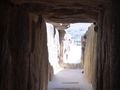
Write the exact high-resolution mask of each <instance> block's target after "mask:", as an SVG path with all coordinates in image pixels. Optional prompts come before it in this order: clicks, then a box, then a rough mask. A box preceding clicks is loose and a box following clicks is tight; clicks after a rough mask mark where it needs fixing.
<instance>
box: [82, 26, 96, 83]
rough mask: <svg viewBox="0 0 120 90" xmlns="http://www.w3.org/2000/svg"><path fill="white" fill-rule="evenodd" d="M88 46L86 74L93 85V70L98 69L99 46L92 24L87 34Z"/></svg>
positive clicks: (85, 57)
mask: <svg viewBox="0 0 120 90" xmlns="http://www.w3.org/2000/svg"><path fill="white" fill-rule="evenodd" d="M86 35H87V39H86V46H85V56H84V73H85V77H86V78H87V80H88V81H89V82H90V83H92V80H93V70H94V68H96V55H97V54H96V53H97V51H96V46H97V32H95V31H94V25H93V24H92V25H91V26H90V27H89V28H88V31H87V33H86Z"/></svg>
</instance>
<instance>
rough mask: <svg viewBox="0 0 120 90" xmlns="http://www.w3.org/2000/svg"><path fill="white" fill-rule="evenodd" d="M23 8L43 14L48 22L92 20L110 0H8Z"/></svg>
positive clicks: (95, 18)
mask: <svg viewBox="0 0 120 90" xmlns="http://www.w3.org/2000/svg"><path fill="white" fill-rule="evenodd" d="M10 1H11V2H13V3H14V4H19V5H20V7H23V8H24V9H26V10H28V11H30V12H34V13H38V14H43V16H44V18H45V19H46V20H47V21H49V22H51V21H52V22H59V23H63V22H64V23H69V22H71V23H72V22H80V21H81V22H93V21H97V20H98V14H99V11H100V10H103V9H104V6H105V5H106V4H107V3H109V2H110V1H111V0H77V1H76V0H52V1H49V0H31V1H30V0H10Z"/></svg>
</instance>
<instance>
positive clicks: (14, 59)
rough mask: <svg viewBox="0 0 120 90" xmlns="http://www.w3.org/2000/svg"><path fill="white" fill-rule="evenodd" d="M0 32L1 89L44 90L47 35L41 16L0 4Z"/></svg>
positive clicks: (45, 88)
mask: <svg viewBox="0 0 120 90" xmlns="http://www.w3.org/2000/svg"><path fill="white" fill-rule="evenodd" d="M0 32H2V33H0V37H2V38H1V39H0V42H2V43H1V45H2V46H0V54H1V57H0V58H1V59H0V90H47V82H48V76H47V73H48V58H47V56H48V54H47V36H46V26H45V22H44V20H43V19H42V17H39V16H38V15H35V14H29V13H28V12H27V11H26V10H23V9H21V8H20V7H16V6H14V5H10V4H7V3H0Z"/></svg>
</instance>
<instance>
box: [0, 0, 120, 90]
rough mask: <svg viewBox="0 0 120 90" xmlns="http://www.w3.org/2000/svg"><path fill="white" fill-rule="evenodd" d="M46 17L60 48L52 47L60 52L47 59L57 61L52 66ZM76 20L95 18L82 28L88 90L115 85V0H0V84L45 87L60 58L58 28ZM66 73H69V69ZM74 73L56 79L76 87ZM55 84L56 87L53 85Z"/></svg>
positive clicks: (16, 89)
mask: <svg viewBox="0 0 120 90" xmlns="http://www.w3.org/2000/svg"><path fill="white" fill-rule="evenodd" d="M46 22H47V23H51V24H52V25H53V30H52V31H50V32H51V33H52V32H53V31H54V33H53V35H52V37H53V38H54V39H53V45H56V47H59V46H58V43H56V41H55V40H56V38H58V37H56V34H58V33H59V45H60V50H59V51H57V49H56V48H53V49H54V50H56V52H60V53H59V54H57V55H54V57H55V58H57V61H56V62H53V61H52V59H51V61H52V62H53V63H59V64H56V65H55V66H52V65H51V64H50V62H49V59H48V47H47V42H48V37H47V27H46ZM78 22H86V23H93V22H94V23H96V24H95V26H94V27H93V29H92V33H91V32H89V31H88V33H87V34H91V36H90V35H88V37H89V39H88V40H87V42H88V44H86V46H87V49H86V50H87V51H86V50H85V53H87V54H86V55H87V56H85V65H84V71H85V73H84V74H85V77H86V79H87V81H88V82H90V83H91V85H92V90H120V79H119V77H120V0H1V1H0V90H47V88H48V82H49V81H51V80H52V77H53V72H54V70H53V67H56V68H59V66H60V65H61V64H62V62H63V48H64V47H63V45H64V44H63V42H64V38H63V37H64V35H65V31H64V29H66V28H68V27H69V24H70V23H78ZM90 40H92V41H90ZM50 46H51V45H50ZM51 47H52V46H51ZM53 49H52V50H53ZM52 50H50V51H51V52H52ZM79 65H82V64H78V65H77V66H78V67H80V66H79ZM80 68H81V67H80ZM82 68H83V67H82ZM61 72H62V71H61ZM61 72H60V73H61ZM79 73H80V72H79ZM60 75H62V74H60ZM71 75H73V76H72V78H74V77H75V75H74V73H72V74H71ZM71 75H69V76H71ZM77 75H78V74H77ZM58 76H59V75H57V76H56V77H53V81H54V79H55V80H56V79H57V77H58ZM63 78H64V77H63ZM78 78H82V79H84V76H83V75H79V76H78ZM74 79H75V81H71V79H70V80H68V79H67V78H65V79H64V80H65V82H63V81H59V83H61V82H63V83H64V84H62V83H61V85H63V86H66V84H67V85H68V83H70V86H71V87H72V86H78V89H79V88H80V89H81V90H82V83H81V81H77V80H76V78H74ZM79 80H80V79H79ZM66 81H68V82H66ZM76 81H77V82H76ZM83 81H85V82H84V83H87V82H86V80H85V79H84V80H83ZM72 82H74V83H75V85H73V84H72V85H71V83H72ZM53 83H54V82H53ZM78 83H79V85H78ZM56 84H57V83H56ZM86 85H88V86H89V84H86ZM91 85H90V87H91ZM50 86H51V87H52V85H50V83H49V87H50ZM68 86H69V85H68ZM53 88H55V87H53ZM57 88H58V89H59V88H60V87H57V85H56V89H57ZM66 88H67V87H66ZM85 88H87V86H86V87H85ZM61 89H63V88H61ZM68 89H69V88H68ZM90 89H91V88H90ZM83 90H85V89H84V88H83Z"/></svg>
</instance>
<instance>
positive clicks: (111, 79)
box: [93, 1, 120, 90]
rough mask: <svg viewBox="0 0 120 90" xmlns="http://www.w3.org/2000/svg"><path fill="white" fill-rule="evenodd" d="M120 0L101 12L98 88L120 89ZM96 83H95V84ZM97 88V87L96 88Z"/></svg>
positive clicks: (99, 89)
mask: <svg viewBox="0 0 120 90" xmlns="http://www.w3.org/2000/svg"><path fill="white" fill-rule="evenodd" d="M118 8H120V2H119V1H113V2H112V4H110V5H108V6H106V9H105V11H104V12H101V13H100V17H99V30H98V45H97V52H98V54H97V61H98V68H97V75H96V78H97V80H96V82H97V85H98V87H97V90H119V89H120V80H119V79H118V78H119V75H120V60H119V58H120V50H119V49H120V47H119V43H120V39H119V38H120V35H119V33H120V31H119V29H120V26H119V24H120V17H119V14H118V13H119V9H118ZM93 85H94V84H93ZM94 90H96V89H94Z"/></svg>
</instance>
